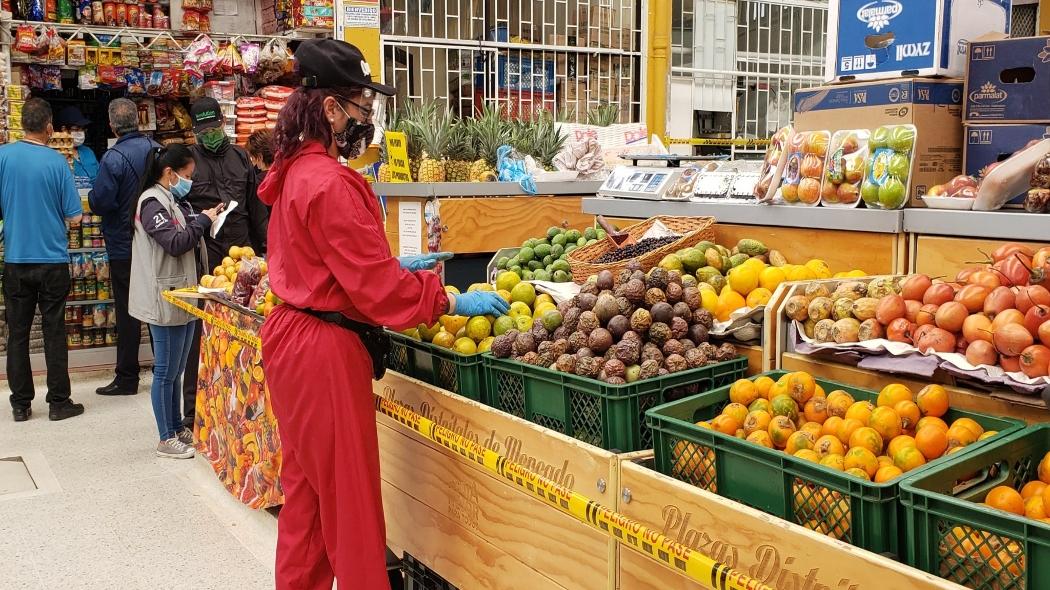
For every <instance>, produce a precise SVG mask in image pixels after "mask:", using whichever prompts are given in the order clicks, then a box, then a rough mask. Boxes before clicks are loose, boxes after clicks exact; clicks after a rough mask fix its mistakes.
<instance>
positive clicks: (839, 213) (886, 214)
mask: <svg viewBox="0 0 1050 590" xmlns="http://www.w3.org/2000/svg"><path fill="white" fill-rule="evenodd" d="M583 211H584V213H591V214H594V215H607V216H610V217H634V218H638V219H646V218H649V217H652V216H654V215H686V216H696V215H710V216H711V217H714V218H715V219H717V220H718V222H719V223H735V224H740V225H763V226H782V227H794V228H812V229H835V230H845V231H864V232H874V233H887V234H894V233H900V232H901V231H902V229H903V227H904V222H903V217H904V214H903V212H901V211H879V210H875V209H833V208H826V207H792V206H788V205H759V204H757V203H756V204H730V203H695V202H690V201H650V200H636V199H616V198H608V197H593V198H586V199H583ZM1045 232H1046V230H1045V229H1044V235H1045Z"/></svg>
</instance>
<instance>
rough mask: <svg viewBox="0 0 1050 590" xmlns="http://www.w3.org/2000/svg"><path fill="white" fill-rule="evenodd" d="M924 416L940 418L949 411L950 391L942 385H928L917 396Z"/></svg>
mask: <svg viewBox="0 0 1050 590" xmlns="http://www.w3.org/2000/svg"><path fill="white" fill-rule="evenodd" d="M915 403H916V404H918V406H919V410H920V411H922V415H923V416H933V417H935V418H940V417H941V416H943V415H944V414H945V412H947V411H948V391H947V390H945V389H944V388H943V387H941V386H940V385H927V386H926V387H923V388H922V389H920V390H919V393H918V394H917V395H916V396H915Z"/></svg>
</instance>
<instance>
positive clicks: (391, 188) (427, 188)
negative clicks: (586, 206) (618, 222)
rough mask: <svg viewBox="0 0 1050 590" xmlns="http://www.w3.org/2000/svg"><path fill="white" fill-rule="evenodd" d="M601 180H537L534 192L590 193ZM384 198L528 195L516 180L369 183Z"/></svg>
mask: <svg viewBox="0 0 1050 590" xmlns="http://www.w3.org/2000/svg"><path fill="white" fill-rule="evenodd" d="M601 185H602V183H601V182H594V181H580V180H577V181H570V182H537V183H536V195H575V196H579V195H593V194H594V193H596V192H598V188H599V187H601ZM372 190H374V191H375V193H376V194H377V195H382V196H384V197H516V196H521V197H525V196H531V195H529V194H528V193H526V192H525V191H523V190H521V185H519V184H518V183H516V182H434V183H422V182H408V183H393V182H377V183H375V184H374V185H372Z"/></svg>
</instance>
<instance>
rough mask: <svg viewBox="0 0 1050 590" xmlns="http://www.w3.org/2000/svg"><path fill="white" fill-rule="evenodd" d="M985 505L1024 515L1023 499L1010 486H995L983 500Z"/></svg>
mask: <svg viewBox="0 0 1050 590" xmlns="http://www.w3.org/2000/svg"><path fill="white" fill-rule="evenodd" d="M984 502H985V504H988V505H989V506H991V507H992V508H995V509H997V510H1003V511H1006V512H1012V513H1014V514H1018V515H1024V498H1022V497H1021V494H1019V493H1018V492H1017V490H1015V489H1013V488H1011V487H1010V486H996V487H994V488H992V490H991V491H990V492H988V495H987V496H985V498H984Z"/></svg>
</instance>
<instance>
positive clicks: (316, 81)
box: [295, 39, 395, 96]
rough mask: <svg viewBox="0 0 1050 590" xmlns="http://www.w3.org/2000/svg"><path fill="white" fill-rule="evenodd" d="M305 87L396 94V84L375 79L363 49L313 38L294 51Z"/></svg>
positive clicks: (334, 41) (334, 40)
mask: <svg viewBox="0 0 1050 590" xmlns="http://www.w3.org/2000/svg"><path fill="white" fill-rule="evenodd" d="M295 60H296V61H297V62H299V73H300V75H302V77H303V79H302V85H303V87H304V88H371V89H372V90H374V91H376V92H378V93H379V94H385V95H386V96H393V95H394V92H395V90H394V87H393V86H387V85H385V84H380V83H379V82H373V81H372V69H371V68H370V67H369V66H368V62H366V61H365V56H364V55H362V54H361V50H360V49H358V48H357V47H354V46H353V45H351V44H349V43H347V42H345V41H338V40H336V39H310V40H307V41H303V42H302V43H301V44H300V45H299V48H298V49H296V50H295Z"/></svg>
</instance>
